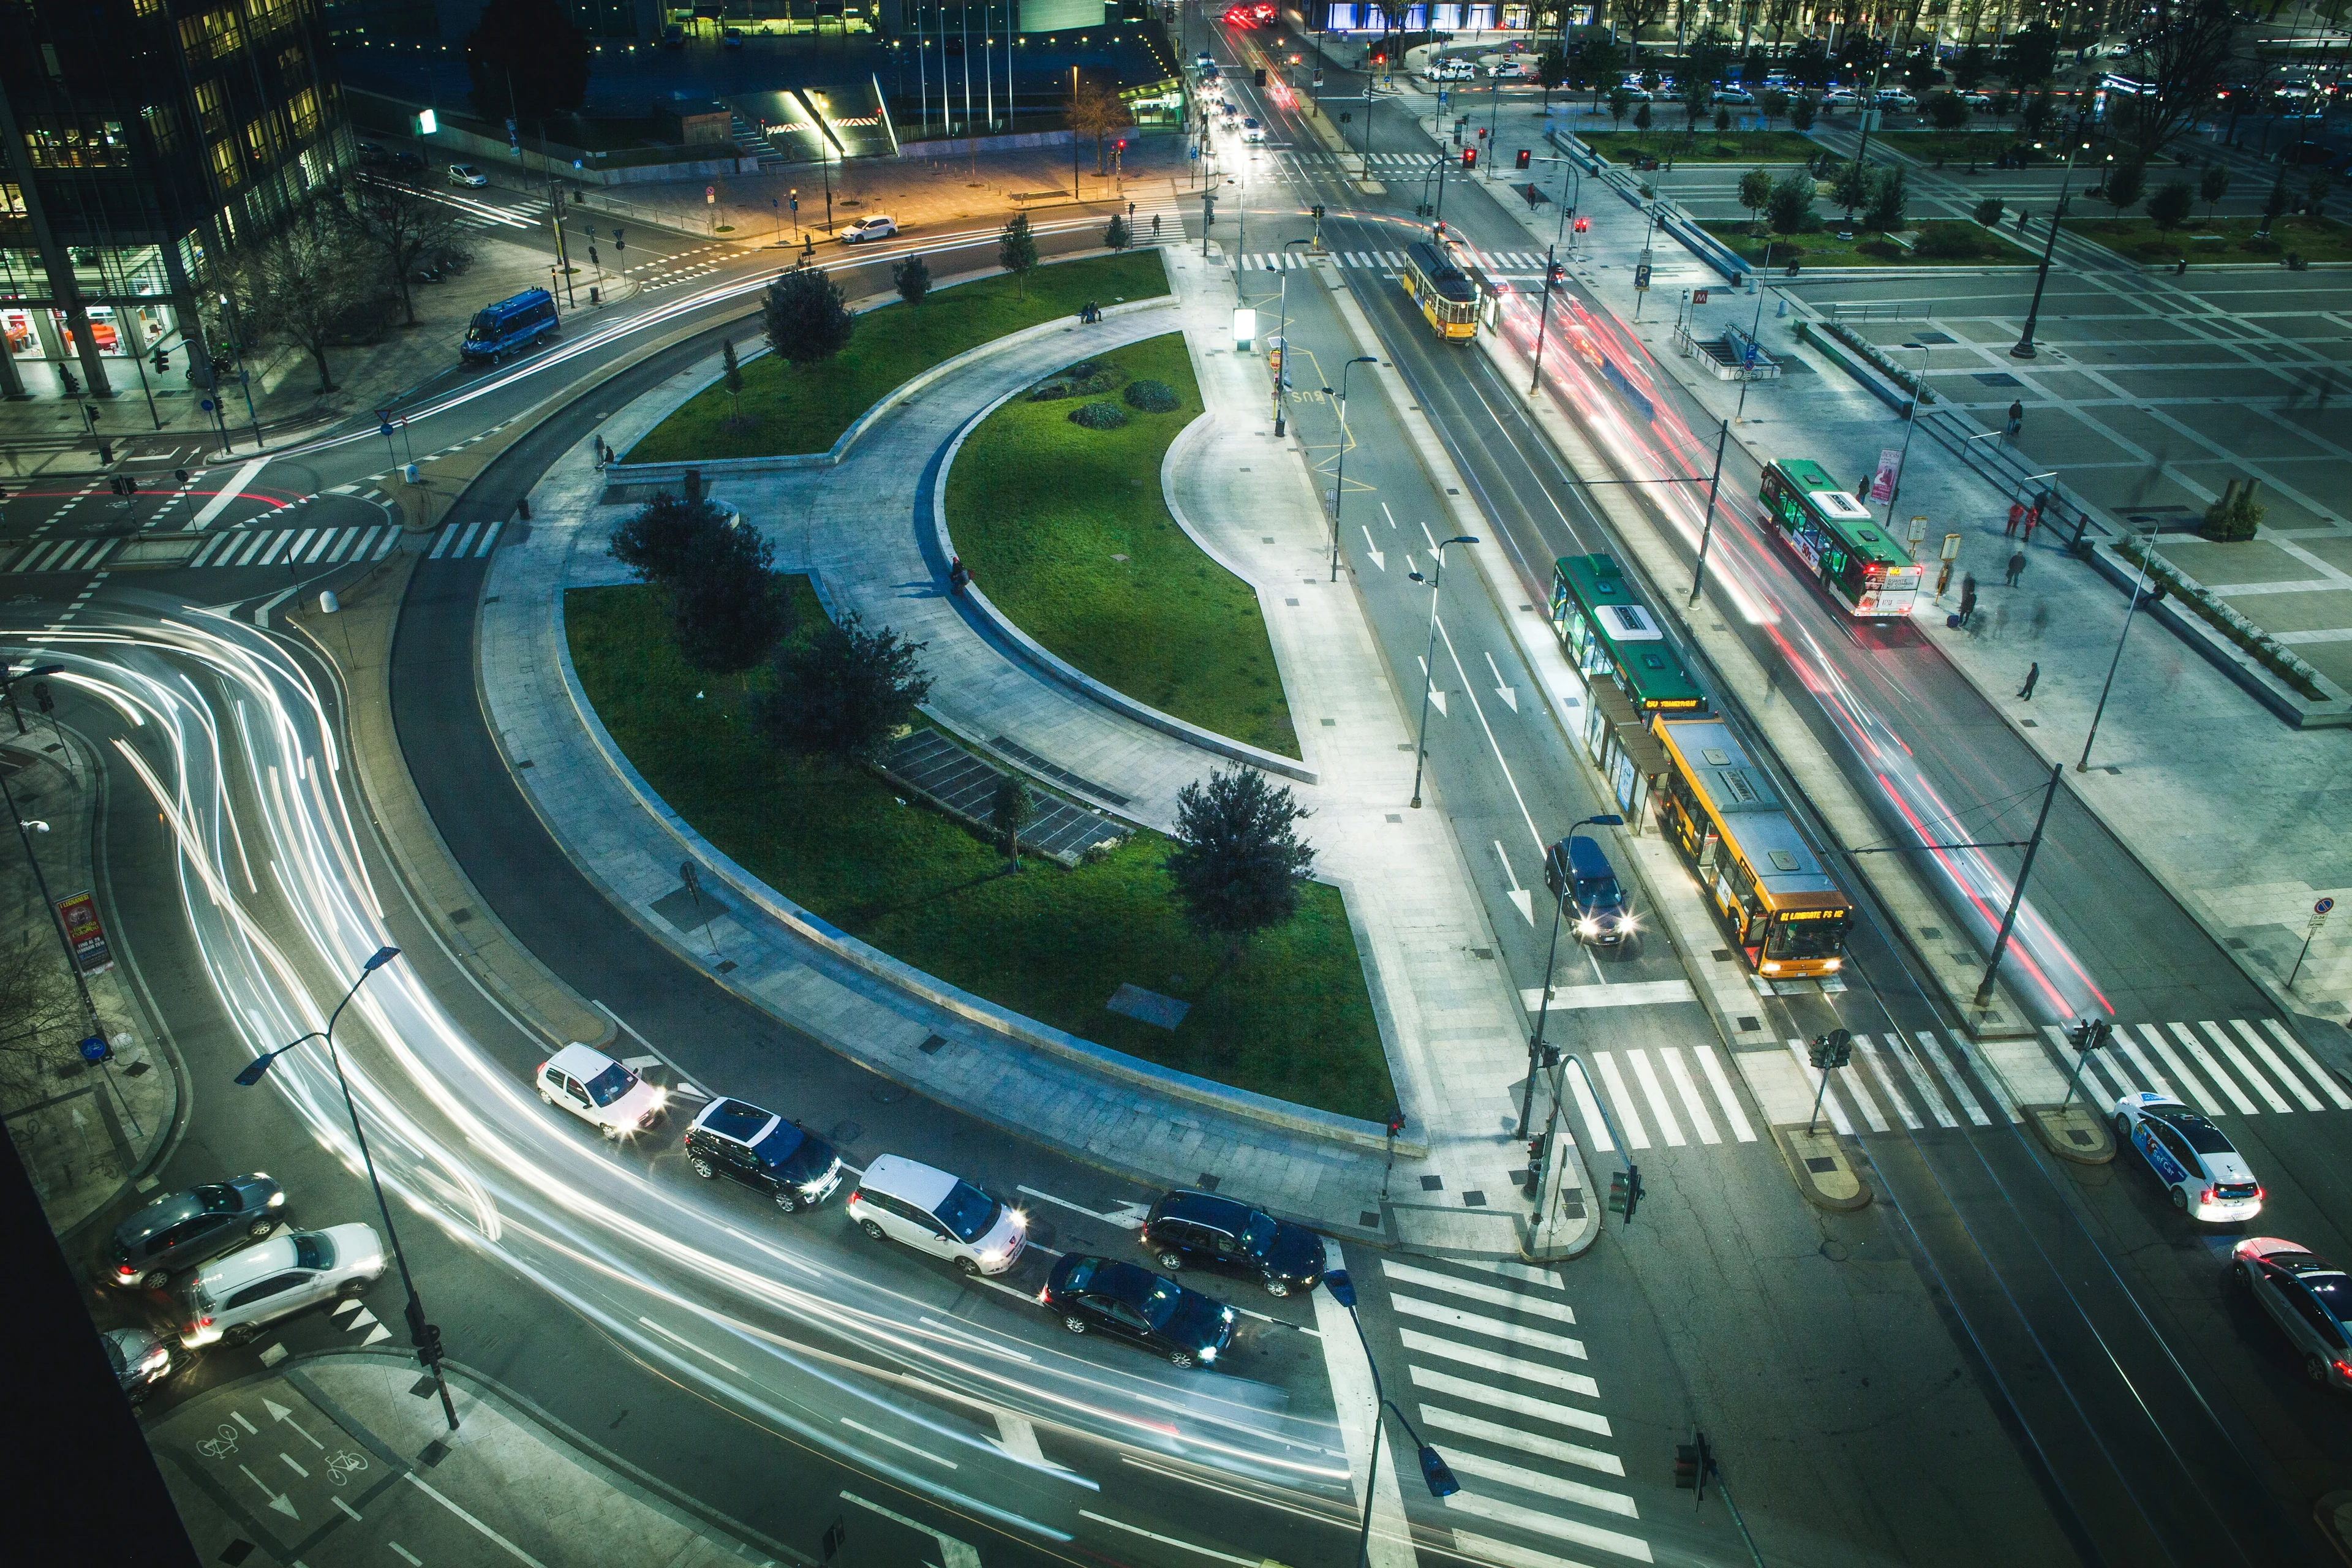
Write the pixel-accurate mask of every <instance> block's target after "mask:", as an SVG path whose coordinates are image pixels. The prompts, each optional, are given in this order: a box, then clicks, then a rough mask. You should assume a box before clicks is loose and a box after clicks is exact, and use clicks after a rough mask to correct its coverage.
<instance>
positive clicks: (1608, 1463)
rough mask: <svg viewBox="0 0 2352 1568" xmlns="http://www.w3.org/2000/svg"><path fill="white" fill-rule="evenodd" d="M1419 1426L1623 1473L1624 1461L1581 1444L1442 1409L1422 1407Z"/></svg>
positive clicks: (1612, 1473)
mask: <svg viewBox="0 0 2352 1568" xmlns="http://www.w3.org/2000/svg"><path fill="white" fill-rule="evenodd" d="M1421 1424H1422V1425H1423V1426H1430V1427H1434V1428H1435V1429H1436V1430H1438V1431H1440V1432H1451V1433H1454V1435H1455V1436H1462V1437H1475V1438H1477V1439H1478V1440H1479V1441H1480V1442H1483V1443H1492V1444H1494V1445H1495V1446H1496V1447H1499V1448H1517V1450H1518V1451H1519V1452H1520V1453H1522V1454H1532V1455H1534V1456H1535V1457H1536V1458H1539V1459H1550V1460H1552V1461H1554V1462H1555V1463H1558V1464H1562V1465H1581V1466H1583V1467H1584V1468H1586V1469H1588V1470H1598V1471H1600V1472H1601V1474H1602V1475H1604V1476H1622V1475H1623V1474H1624V1473H1625V1461H1624V1460H1622V1459H1621V1458H1618V1457H1617V1456H1616V1455H1614V1454H1606V1453H1603V1452H1601V1450H1600V1449H1598V1448H1588V1447H1585V1446H1584V1445H1583V1444H1581V1443H1563V1442H1561V1441H1560V1440H1559V1438H1557V1437H1546V1436H1541V1435H1540V1434H1538V1433H1535V1432H1522V1431H1520V1430H1519V1429H1518V1428H1517V1427H1516V1426H1504V1425H1502V1424H1501V1423H1500V1422H1496V1421H1482V1420H1480V1419H1479V1418H1478V1417H1477V1416H1475V1415H1457V1414H1455V1413H1454V1411H1451V1410H1448V1409H1446V1408H1445V1406H1444V1405H1423V1406H1422V1407H1421Z"/></svg>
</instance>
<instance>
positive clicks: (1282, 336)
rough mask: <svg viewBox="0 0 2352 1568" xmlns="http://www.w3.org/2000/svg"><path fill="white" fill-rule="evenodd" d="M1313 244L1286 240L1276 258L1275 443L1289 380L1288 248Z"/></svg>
mask: <svg viewBox="0 0 2352 1568" xmlns="http://www.w3.org/2000/svg"><path fill="white" fill-rule="evenodd" d="M1314 243H1315V242H1314V241H1313V240H1312V239H1286V240H1284V241H1283V242H1282V249H1281V250H1280V251H1279V252H1277V253H1276V261H1277V263H1278V265H1280V267H1281V268H1282V326H1281V328H1280V330H1279V331H1276V333H1275V334H1274V341H1275V344H1276V352H1277V353H1279V354H1280V355H1281V356H1282V357H1281V358H1279V359H1277V360H1276V361H1275V363H1274V437H1275V439H1276V440H1277V441H1278V440H1280V439H1282V431H1283V423H1284V418H1285V416H1284V412H1283V406H1282V384H1283V383H1284V382H1286V381H1287V380H1288V379H1289V378H1290V247H1292V246H1294V245H1313V244H1314ZM1341 450H1342V452H1343V453H1344V451H1345V450H1346V448H1344V447H1343V448H1341Z"/></svg>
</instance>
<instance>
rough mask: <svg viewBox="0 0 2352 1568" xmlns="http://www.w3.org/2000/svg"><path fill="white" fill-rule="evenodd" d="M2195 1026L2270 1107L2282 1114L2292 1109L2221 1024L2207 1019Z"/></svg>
mask: <svg viewBox="0 0 2352 1568" xmlns="http://www.w3.org/2000/svg"><path fill="white" fill-rule="evenodd" d="M2198 1027H2199V1028H2200V1029H2202V1030H2204V1031H2205V1032H2206V1033H2207V1034H2208V1035H2210V1036H2211V1037H2212V1038H2213V1044H2214V1047H2216V1048H2217V1049H2219V1050H2220V1051H2221V1054H2222V1055H2223V1056H2225V1057H2227V1058H2230V1065H2231V1067H2233V1068H2237V1069H2238V1071H2239V1072H2240V1073H2242V1075H2244V1077H2245V1079H2246V1081H2247V1082H2248V1083H2251V1084H2252V1085H2253V1086H2254V1092H2255V1093H2256V1094H2259V1095H2261V1096H2262V1097H2263V1099H2264V1100H2267V1101H2269V1102H2270V1108H2271V1109H2272V1110H2275V1111H2278V1112H2279V1113H2280V1114H2282V1115H2284V1114H2285V1113H2286V1112H2287V1111H2289V1110H2294V1107H2293V1106H2291V1105H2289V1104H2288V1103H2287V1102H2286V1099H2285V1097H2284V1096H2283V1095H2281V1094H2280V1093H2279V1091H2278V1090H2277V1089H2273V1088H2272V1087H2271V1080H2270V1079H2266V1078H2264V1077H2263V1075H2262V1074H2260V1073H2258V1072H2256V1071H2255V1070H2254V1064H2253V1063H2252V1062H2250V1061H2248V1060H2247V1059H2246V1053H2245V1052H2243V1051H2242V1050H2240V1049H2239V1048H2238V1043H2237V1042H2236V1041H2235V1040H2232V1039H2231V1038H2230V1037H2229V1036H2227V1035H2225V1034H2223V1033H2222V1032H2221V1025H2219V1024H2216V1023H2213V1022H2211V1021H2210V1020H2209V1021H2207V1022H2205V1023H2201V1024H2200V1025H2198Z"/></svg>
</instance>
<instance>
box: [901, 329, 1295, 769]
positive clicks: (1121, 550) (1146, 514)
mask: <svg viewBox="0 0 2352 1568" xmlns="http://www.w3.org/2000/svg"><path fill="white" fill-rule="evenodd" d="M1095 363H1097V364H1099V365H1103V366H1105V367H1107V368H1108V370H1109V372H1110V378H1111V380H1112V381H1113V382H1114V383H1115V384H1116V386H1115V388H1114V390H1112V391H1110V392H1108V393H1104V394H1102V395H1100V396H1099V397H1075V398H1059V399H1055V401H1053V402H1049V403H1032V402H1029V401H1028V400H1027V399H1026V398H1025V397H1022V398H1015V399H1014V400H1013V402H1010V403H1008V404H1006V405H1004V406H1003V407H1002V408H1000V409H998V410H997V411H996V412H995V413H993V414H992V415H990V416H988V418H987V419H985V420H984V421H982V423H981V425H980V426H979V427H978V428H977V429H975V430H973V431H972V433H971V435H970V436H969V437H966V438H965V440H964V444H963V447H962V449H961V451H960V452H958V453H957V455H956V460H955V467H954V468H952V469H951V470H950V473H949V476H948V531H949V534H950V536H951V537H952V538H953V539H954V541H955V547H956V552H957V553H958V554H960V555H961V556H962V557H963V562H964V564H965V565H967V566H969V567H971V573H972V576H973V578H974V579H975V580H976V581H977V582H978V583H979V584H980V586H981V588H982V590H983V591H985V592H986V593H987V595H988V596H989V598H990V599H991V600H992V601H993V602H994V603H995V604H996V605H998V606H999V607H1000V608H1002V609H1003V611H1004V613H1005V614H1006V615H1007V616H1010V617H1011V618H1012V620H1013V624H1014V625H1016V626H1019V627H1021V629H1022V630H1024V631H1025V632H1027V633H1028V634H1029V635H1030V636H1031V637H1035V638H1036V639H1037V640H1038V641H1039V642H1041V643H1044V644H1045V646H1046V647H1049V648H1051V649H1053V651H1054V652H1055V653H1057V654H1059V655H1061V656H1062V657H1063V658H1066V659H1068V660H1069V661H1070V662H1071V663H1072V664H1074V665H1076V666H1077V667H1078V668H1080V669H1083V670H1085V671H1086V672H1087V674H1088V675H1091V676H1093V677H1094V678H1095V679H1097V680H1100V681H1103V682H1104V683H1106V684H1107V685H1108V686H1110V687H1112V688H1114V689H1117V690H1119V691H1124V692H1126V693H1127V694H1128V695H1129V696H1130V697H1133V698H1135V699H1137V700H1139V701H1143V702H1148V703H1150V704H1151V706H1153V707H1154V708H1157V709H1159V710H1161V711H1162V712H1166V713H1173V714H1175V715H1176V716H1177V717H1178V718H1180V719H1186V720H1190V721H1192V722H1193V723H1195V724H1198V725H1201V726H1202V728H1204V729H1209V730H1213V731H1216V732H1217V733H1219V734H1221V735H1228V736H1231V737H1232V738H1233V739H1234V740H1236V741H1246V742H1249V743H1250V744H1251V745H1253V746H1259V747H1263V748H1264V749H1265V750H1266V751H1269V752H1280V753H1281V754H1282V755H1284V756H1286V757H1295V756H1297V755H1298V736H1297V731H1295V730H1293V728H1292V727H1291V721H1290V705H1289V703H1288V702H1287V701H1286V700H1285V698H1284V696H1283V691H1282V679H1281V676H1280V675H1279V673H1278V672H1277V671H1276V668H1275V663H1274V649H1273V647H1271V645H1270V644H1269V643H1268V642H1267V640H1266V635H1265V620H1264V618H1263V617H1262V616H1261V615H1260V614H1259V610H1258V603H1257V595H1256V594H1255V591H1253V590H1252V589H1251V587H1250V585H1249V584H1246V583H1244V582H1243V581H1242V580H1241V579H1239V578H1238V577H1235V576H1234V574H1232V573H1230V572H1228V571H1226V570H1225V569H1224V568H1223V566H1220V565H1219V564H1217V563H1215V562H1214V561H1212V560H1211V559H1210V558H1209V557H1208V556H1207V555H1205V554H1203V553H1202V552H1201V549H1200V547H1199V546H1198V545H1196V544H1194V543H1193V542H1192V539H1191V537H1190V536H1188V535H1187V534H1186V533H1185V532H1184V531H1183V530H1182V529H1181V528H1180V527H1178V526H1177V524H1176V521H1175V519H1173V518H1171V516H1169V514H1168V506H1167V503H1166V502H1165V501H1164V500H1162V499H1161V497H1160V458H1161V457H1162V455H1163V454H1165V453H1166V452H1167V450H1168V444H1169V442H1171V441H1172V440H1174V439H1175V438H1176V435H1177V432H1179V431H1181V430H1182V429H1183V428H1184V426H1186V425H1188V424H1190V423H1192V420H1193V419H1195V418H1197V417H1199V416H1200V413H1201V391H1200V387H1199V385H1198V384H1196V383H1195V382H1194V381H1193V379H1192V360H1191V358H1190V356H1189V355H1187V354H1186V353H1185V352H1184V339H1183V335H1182V334H1181V333H1178V332H1171V333H1170V334H1168V335H1167V336H1166V337H1160V338H1152V339H1150V340H1148V341H1146V342H1139V343H1134V344H1131V345H1129V347H1127V348H1124V349H1120V350H1118V352H1116V353H1108V354H1100V355H1097V356H1096V359H1095ZM1144 380H1149V381H1160V382H1165V383H1167V384H1168V385H1170V386H1171V387H1173V388H1174V389H1175V390H1176V394H1177V395H1178V396H1179V397H1180V398H1181V400H1182V406H1181V407H1180V408H1178V409H1176V410H1175V411H1174V412H1172V413H1168V414H1146V413H1143V412H1142V411H1140V410H1139V409H1136V408H1132V407H1129V405H1127V404H1125V403H1124V402H1122V401H1120V399H1119V395H1118V391H1117V390H1116V387H1124V386H1125V385H1127V384H1128V383H1129V382H1131V381H1144ZM1097 401H1101V402H1110V403H1117V404H1118V405H1119V407H1121V408H1123V409H1125V410H1126V412H1127V415H1128V424H1127V426H1126V427H1125V428H1124V429H1118V430H1087V429H1083V428H1081V427H1080V426H1076V425H1073V424H1071V423H1070V419H1069V416H1070V411H1071V410H1072V409H1074V408H1076V407H1077V406H1079V405H1081V404H1085V403H1090V402H1097Z"/></svg>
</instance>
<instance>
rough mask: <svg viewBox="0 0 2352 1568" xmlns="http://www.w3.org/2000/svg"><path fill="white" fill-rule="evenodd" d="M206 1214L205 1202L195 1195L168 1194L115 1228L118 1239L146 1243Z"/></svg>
mask: <svg viewBox="0 0 2352 1568" xmlns="http://www.w3.org/2000/svg"><path fill="white" fill-rule="evenodd" d="M204 1212H205V1205H204V1200H202V1199H201V1198H199V1197H197V1196H196V1194H194V1193H167V1194H164V1195H163V1196H162V1197H160V1198H157V1199H156V1200H155V1201H154V1202H153V1203H152V1204H149V1205H147V1206H146V1207H145V1208H142V1209H141V1210H139V1211H138V1212H137V1213H135V1214H133V1215H131V1216H130V1217H129V1218H127V1219H125V1220H124V1221H123V1222H122V1223H121V1225H118V1226H115V1227H114V1234H115V1237H116V1238H117V1239H119V1240H122V1241H144V1240H146V1239H147V1238H148V1237H151V1236H153V1235H154V1234H155V1233H156V1232H158V1231H163V1230H169V1229H171V1227H172V1226H175V1225H177V1224H179V1223H180V1222H181V1221H182V1220H184V1219H194V1218H195V1217H196V1215H200V1214H202V1213H204Z"/></svg>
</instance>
